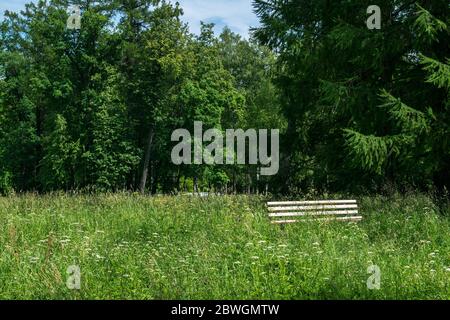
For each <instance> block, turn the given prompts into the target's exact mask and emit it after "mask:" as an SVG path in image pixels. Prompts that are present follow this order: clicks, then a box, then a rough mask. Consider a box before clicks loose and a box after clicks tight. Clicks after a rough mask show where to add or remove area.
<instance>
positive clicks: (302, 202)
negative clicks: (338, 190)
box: [267, 200, 358, 207]
mask: <svg viewBox="0 0 450 320" xmlns="http://www.w3.org/2000/svg"><path fill="white" fill-rule="evenodd" d="M357 203H358V202H357V200H321V201H285V202H268V203H267V206H269V207H272V206H303V205H314V204H316V205H317V204H357Z"/></svg>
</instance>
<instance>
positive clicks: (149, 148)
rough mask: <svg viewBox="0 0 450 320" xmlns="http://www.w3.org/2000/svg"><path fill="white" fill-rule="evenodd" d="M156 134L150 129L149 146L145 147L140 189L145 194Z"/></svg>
mask: <svg viewBox="0 0 450 320" xmlns="http://www.w3.org/2000/svg"><path fill="white" fill-rule="evenodd" d="M154 136H155V132H154V130H153V128H151V129H150V133H149V135H148V143H147V147H146V149H145V158H144V165H143V168H142V176H141V182H140V184H139V191H140V192H141V193H142V194H144V193H145V186H146V185H147V177H148V169H149V166H150V158H151V153H152V146H153V137H154Z"/></svg>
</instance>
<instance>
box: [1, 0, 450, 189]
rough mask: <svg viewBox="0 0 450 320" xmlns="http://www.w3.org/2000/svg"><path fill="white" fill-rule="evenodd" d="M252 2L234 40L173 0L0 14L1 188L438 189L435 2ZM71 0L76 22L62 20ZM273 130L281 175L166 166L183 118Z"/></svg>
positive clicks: (447, 171) (448, 157)
mask: <svg viewBox="0 0 450 320" xmlns="http://www.w3.org/2000/svg"><path fill="white" fill-rule="evenodd" d="M371 4H372V3H370V2H369V1H366V0H362V1H346V0H333V1H331V0H316V1H307V0H295V1H280V0H254V1H253V8H254V12H255V13H256V15H257V16H258V18H259V20H260V25H259V26H257V27H255V28H253V29H252V30H251V36H250V38H249V39H245V38H243V37H241V36H240V35H238V34H235V33H233V32H232V31H231V30H230V29H229V28H225V29H224V30H223V31H222V32H221V34H219V35H217V34H215V33H214V31H213V27H214V26H213V25H212V24H206V23H203V24H202V26H201V32H200V34H199V35H196V34H193V33H191V32H190V31H189V26H188V25H187V24H186V23H184V22H183V21H182V19H181V17H182V15H183V8H182V7H181V6H180V5H179V4H178V3H173V2H169V1H160V0H99V1H92V0H74V1H67V0H50V1H44V0H39V1H36V2H34V3H30V4H28V5H27V6H26V8H25V9H24V10H23V11H22V12H20V13H17V12H5V14H4V18H3V20H2V21H1V22H0V192H1V193H3V194H10V193H14V192H38V193H45V192H51V191H82V192H84V191H86V192H104V191H139V192H142V193H145V194H150V193H151V194H156V193H165V194H174V193H180V192H193V191H198V192H200V191H215V192H225V193H255V194H256V193H262V192H270V193H273V194H296V193H302V192H303V193H305V192H328V191H330V192H352V193H372V192H373V193H378V192H383V191H384V190H387V189H389V190H390V189H395V190H410V189H413V190H418V191H430V190H438V191H439V192H446V190H447V189H448V188H449V187H450V100H449V92H450V65H449V64H450V46H449V25H450V14H449V13H450V7H449V3H448V1H446V0H433V1H428V0H418V1H409V0H378V1H377V5H379V6H380V7H381V8H382V10H381V14H382V20H381V21H382V24H381V29H379V30H378V29H377V30H369V29H368V28H367V26H366V19H367V17H368V15H367V12H366V9H367V7H368V6H369V5H371ZM71 5H79V6H80V8H81V16H82V19H81V28H80V29H77V30H71V29H68V28H67V20H68V17H69V14H70V12H69V11H68V8H69V7H70V6H71ZM196 121H201V122H203V124H204V126H205V127H208V128H215V129H218V130H220V131H225V130H226V129H231V128H235V129H237V128H240V129H243V130H247V129H268V130H270V129H278V130H280V132H281V137H280V139H281V145H280V156H281V159H280V170H279V173H278V174H277V175H275V176H261V175H260V174H259V170H260V168H258V167H257V166H245V165H237V164H236V165H175V164H173V163H172V161H171V150H172V148H173V146H174V143H173V142H172V141H171V134H172V132H173V131H174V130H176V129H179V128H184V129H187V130H190V131H192V129H193V127H194V122H196Z"/></svg>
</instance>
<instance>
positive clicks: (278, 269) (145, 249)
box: [0, 194, 450, 299]
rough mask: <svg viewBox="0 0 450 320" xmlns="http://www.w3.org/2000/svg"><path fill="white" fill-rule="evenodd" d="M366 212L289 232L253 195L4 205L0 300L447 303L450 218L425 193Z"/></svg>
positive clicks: (376, 202)
mask: <svg viewBox="0 0 450 320" xmlns="http://www.w3.org/2000/svg"><path fill="white" fill-rule="evenodd" d="M360 203H361V210H362V213H363V215H364V221H363V222H361V223H358V224H354V223H307V224H297V225H289V226H286V227H280V226H273V225H270V223H269V221H268V219H267V212H266V211H265V209H264V205H263V201H262V199H259V198H254V197H211V198H194V197H158V198H147V197H141V196H135V195H120V194H115V195H102V196H91V197H89V196H66V195H59V196H42V197H38V196H32V195H27V196H16V197H9V198H1V199H0V248H1V249H0V250H1V251H0V298H1V299H450V219H449V217H448V216H447V217H445V216H443V215H440V214H438V213H437V208H436V206H435V205H434V204H433V202H432V201H431V200H430V199H429V198H427V197H426V196H420V195H419V196H417V195H416V196H408V197H400V196H397V197H394V198H382V197H372V198H370V197H367V198H364V199H361V201H360ZM70 265H78V266H79V267H80V268H81V290H69V289H68V288H67V286H66V279H67V277H68V275H67V274H66V270H67V268H68V267H69V266H70ZM371 265H378V266H379V267H380V269H381V288H380V290H368V288H367V284H366V283H367V279H368V278H369V276H370V274H367V268H368V267H369V266H371Z"/></svg>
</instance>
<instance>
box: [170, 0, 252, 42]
mask: <svg viewBox="0 0 450 320" xmlns="http://www.w3.org/2000/svg"><path fill="white" fill-rule="evenodd" d="M178 2H179V3H180V5H181V7H182V8H183V11H184V17H183V19H184V21H186V22H188V23H189V26H190V29H191V31H192V32H194V33H197V34H198V32H199V31H200V21H204V22H215V23H217V27H218V28H216V30H217V31H220V30H221V29H222V28H223V27H224V25H228V27H230V29H231V30H232V31H234V32H236V33H239V34H241V35H242V36H244V37H248V31H249V28H250V27H254V26H258V18H257V17H256V15H255V14H254V13H253V8H252V0H178Z"/></svg>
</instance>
